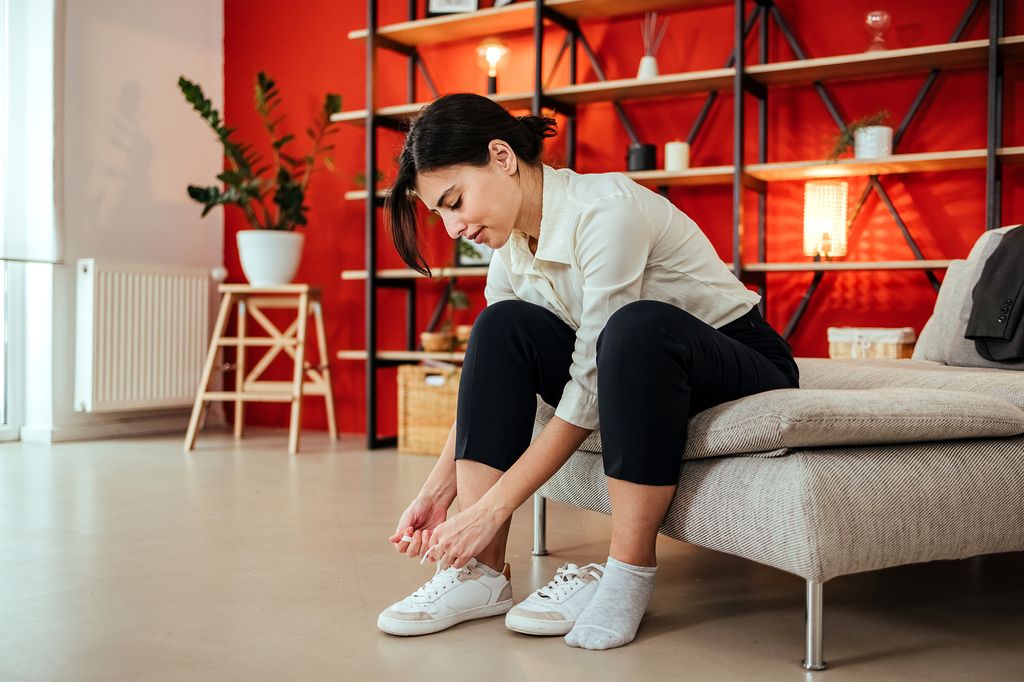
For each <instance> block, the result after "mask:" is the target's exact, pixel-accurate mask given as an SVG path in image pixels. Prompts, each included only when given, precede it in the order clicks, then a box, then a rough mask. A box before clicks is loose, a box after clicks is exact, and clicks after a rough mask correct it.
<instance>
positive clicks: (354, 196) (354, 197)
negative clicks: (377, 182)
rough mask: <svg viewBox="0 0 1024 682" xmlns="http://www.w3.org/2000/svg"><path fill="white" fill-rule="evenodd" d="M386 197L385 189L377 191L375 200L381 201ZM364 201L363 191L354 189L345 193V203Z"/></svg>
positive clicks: (364, 193)
mask: <svg viewBox="0 0 1024 682" xmlns="http://www.w3.org/2000/svg"><path fill="white" fill-rule="evenodd" d="M387 195H388V191H387V190H386V189H379V190H377V198H378V199H383V198H385V197H386V196H387ZM364 199H366V190H365V189H354V190H352V191H351V192H345V201H362V200H364Z"/></svg>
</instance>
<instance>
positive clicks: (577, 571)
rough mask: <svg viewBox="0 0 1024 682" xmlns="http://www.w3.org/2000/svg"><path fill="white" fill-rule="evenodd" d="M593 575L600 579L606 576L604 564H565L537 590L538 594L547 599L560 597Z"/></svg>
mask: <svg viewBox="0 0 1024 682" xmlns="http://www.w3.org/2000/svg"><path fill="white" fill-rule="evenodd" d="M589 576H593V577H595V578H597V579H598V580H600V579H601V578H603V577H604V566H602V565H601V564H587V565H586V566H577V565H576V564H565V565H564V566H562V567H561V568H559V569H558V570H557V571H555V577H554V578H552V580H551V582H549V583H548V584H547V585H545V586H544V587H542V588H540V589H539V590H537V594H538V595H540V596H541V597H544V598H545V599H560V598H562V597H564V596H566V595H568V594H569V593H571V592H572V591H573V590H575V589H577V588H578V587H579V586H580V585H582V584H583V579H584V578H586V577H589Z"/></svg>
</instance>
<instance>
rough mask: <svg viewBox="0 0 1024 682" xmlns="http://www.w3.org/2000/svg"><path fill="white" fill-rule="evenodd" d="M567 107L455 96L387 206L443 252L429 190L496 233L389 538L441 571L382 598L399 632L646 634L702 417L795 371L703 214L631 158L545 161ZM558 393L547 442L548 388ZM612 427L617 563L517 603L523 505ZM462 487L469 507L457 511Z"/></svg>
mask: <svg viewBox="0 0 1024 682" xmlns="http://www.w3.org/2000/svg"><path fill="white" fill-rule="evenodd" d="M554 128H555V122H554V120H553V119H550V118H541V117H537V116H522V117H518V118H517V117H515V116H512V115H511V114H509V113H508V112H507V111H506V110H505V109H504V108H502V107H501V106H500V105H498V104H496V103H494V102H493V101H491V100H490V99H487V98H486V97H481V96H478V95H470V94H457V95H448V96H445V97H442V98H440V99H438V100H436V101H435V102H433V103H431V104H430V105H428V106H426V107H424V109H423V110H422V112H421V113H420V115H419V116H418V117H417V118H416V120H415V121H414V122H413V123H412V125H411V128H410V130H409V132H408V136H407V138H406V141H405V145H404V147H403V149H402V152H401V155H400V157H399V168H398V177H397V179H396V181H395V184H394V186H393V187H392V189H391V193H390V196H389V198H388V202H387V212H388V214H389V217H390V230H391V235H392V238H393V240H394V243H395V246H396V248H397V249H398V252H399V254H400V255H401V256H402V258H403V260H405V262H406V263H408V264H409V266H410V267H412V268H415V269H416V270H417V271H419V272H421V273H423V274H429V268H428V266H427V264H426V262H425V260H424V258H423V255H422V254H421V252H420V250H419V246H418V238H417V237H418V235H417V224H416V205H415V204H416V201H417V200H418V201H422V202H423V203H424V204H425V205H426V207H427V208H428V209H429V210H430V211H431V212H433V213H436V214H437V215H439V216H440V217H441V220H442V221H443V222H444V227H445V230H446V231H447V233H448V235H449V236H450V237H451V238H452V239H457V238H459V237H464V238H466V239H469V240H471V241H474V242H476V243H478V244H486V245H488V246H490V247H491V248H493V249H495V253H494V256H493V258H492V261H491V265H490V269H489V271H488V274H487V285H486V291H485V295H486V299H487V308H486V309H485V310H484V311H483V312H482V313H481V314H480V316H479V317H478V318H477V320H476V322H475V324H474V326H473V333H472V337H471V338H470V341H469V346H468V349H467V351H466V357H465V363H464V368H463V372H462V379H461V384H460V386H459V399H458V415H457V419H456V423H455V425H453V427H452V432H451V434H450V435H449V437H448V441H447V443H446V444H445V446H444V449H443V451H442V452H441V456H440V458H439V459H438V461H437V464H436V465H435V466H434V469H433V471H432V472H431V473H430V475H429V476H428V477H427V480H426V482H425V483H424V485H423V488H422V490H421V492H420V494H419V496H418V497H417V498H416V499H415V500H414V501H413V502H412V504H410V505H409V507H408V509H407V510H406V511H405V513H403V514H402V516H401V519H400V521H399V523H398V526H397V528H396V530H395V534H394V535H393V536H392V537H391V538H390V541H391V542H392V543H394V546H395V547H396V548H397V550H398V551H399V552H401V553H403V554H405V555H406V556H409V557H421V560H423V559H429V560H430V561H434V562H437V564H438V566H437V571H436V573H435V575H434V577H433V578H432V579H431V580H430V581H428V582H427V583H426V584H425V585H423V586H422V587H421V588H420V589H418V590H416V591H415V592H413V593H412V594H411V595H410V596H409V597H406V598H405V599H403V600H402V601H399V602H397V603H395V604H393V605H392V606H391V607H389V608H388V609H385V610H384V612H382V613H381V614H380V617H379V619H378V627H379V628H380V629H381V630H383V631H384V632H388V633H392V634H396V635H419V634H427V633H430V632H437V631H439V630H443V629H445V628H448V627H450V626H452V625H455V624H456V623H459V622H462V621H464V620H469V619H474V618H482V617H487V616H495V615H501V614H504V613H507V616H506V625H507V626H508V627H509V628H511V629H513V630H516V631H519V632H526V633H530V634H564V635H566V637H565V641H566V643H568V644H569V645H571V646H576V647H583V648H587V649H608V648H612V647H617V646H622V645H623V644H627V643H628V642H630V641H632V640H633V638H634V637H635V636H636V631H637V627H638V626H639V624H640V620H641V618H642V617H643V615H644V611H645V610H646V608H647V604H648V602H649V600H650V597H651V592H652V591H653V588H654V573H655V570H656V559H655V540H656V538H657V532H658V526H659V525H660V523H661V521H662V519H663V517H664V516H665V512H666V510H667V509H668V506H669V503H670V502H671V500H672V496H673V494H674V492H675V489H676V482H677V481H678V479H679V470H680V464H681V457H682V453H683V450H684V448H685V445H686V436H687V423H688V420H689V418H690V417H691V416H693V415H694V414H696V413H697V412H700V411H701V410H704V409H707V408H709V407H712V406H714V405H718V404H721V403H723V402H727V401H731V400H736V399H738V398H741V397H744V396H747V395H751V394H753V393H759V392H761V391H768V390H772V389H779V388H793V387H796V386H797V381H798V376H797V367H796V363H795V362H794V361H793V357H792V353H791V351H790V348H789V345H788V344H787V343H786V342H785V341H784V340H783V339H782V337H780V336H779V335H778V334H777V333H776V332H775V331H774V330H772V328H771V327H770V326H769V325H768V324H767V323H766V322H765V321H764V320H763V319H762V317H761V315H760V314H759V312H758V309H757V308H756V307H755V306H756V304H757V303H758V301H759V300H760V299H759V297H758V295H757V294H755V293H754V292H752V291H750V290H748V289H747V288H746V287H745V286H744V285H743V284H742V283H741V282H739V281H738V280H737V279H736V278H735V277H734V276H733V274H732V273H731V272H730V270H729V269H728V268H727V267H726V266H725V264H723V263H722V261H721V260H720V259H719V258H718V256H717V255H716V254H715V251H714V249H713V248H712V246H711V244H710V242H709V241H708V240H707V238H706V237H705V236H704V234H703V233H702V232H701V231H700V228H698V227H697V225H696V224H695V223H694V222H693V221H692V220H691V219H690V218H688V217H687V216H686V215H685V214H684V213H682V212H681V211H680V210H679V209H677V208H676V207H675V206H674V205H672V204H671V203H670V202H669V201H668V200H667V199H665V198H664V197H662V196H660V195H658V194H656V193H654V192H652V191H650V190H648V189H646V188H644V187H641V186H640V185H637V184H636V183H634V182H633V181H632V180H630V179H629V178H628V177H626V176H625V175H622V174H621V173H602V174H577V173H574V172H573V171H571V170H568V169H562V170H555V169H554V168H550V167H548V166H545V165H543V164H542V163H541V162H540V157H541V151H542V147H543V141H544V139H545V138H547V137H551V136H553V135H554V134H555V133H554ZM537 395H540V397H541V398H542V399H543V400H544V401H545V402H547V403H548V404H549V405H555V406H557V409H556V412H555V417H554V418H553V419H552V420H551V422H550V423H549V424H548V425H547V426H546V427H545V429H544V430H543V432H542V433H541V434H540V435H539V436H538V437H537V439H536V440H534V441H533V442H532V443H531V436H532V433H533V423H534V416H535V413H536V408H537V402H536V397H537ZM597 428H600V430H601V441H602V445H603V447H602V450H603V458H604V472H605V475H606V476H607V481H608V490H609V494H610V498H611V505H612V537H611V546H610V549H609V556H608V560H607V563H606V564H605V565H604V566H602V565H600V564H589V565H587V566H584V567H582V568H577V567H576V566H575V565H573V564H568V565H566V566H563V567H562V568H560V569H559V571H558V573H557V574H556V575H555V578H554V579H553V580H552V581H551V582H550V583H549V584H548V585H546V586H545V587H542V588H540V589H539V590H537V591H536V592H534V593H533V594H532V595H531V596H530V597H529V598H527V599H526V600H525V601H524V602H521V603H520V604H519V605H517V606H515V607H514V608H513V598H512V590H511V585H510V583H509V576H510V572H509V567H508V565H507V564H506V563H505V544H506V539H507V537H508V530H509V522H510V519H511V516H512V512H513V511H514V510H515V509H516V508H518V507H519V506H520V505H521V504H522V503H523V502H524V501H526V500H527V499H528V498H529V497H530V496H531V495H532V494H533V493H534V492H535V491H536V490H537V489H538V488H539V487H540V486H541V485H542V484H543V483H544V482H545V481H547V479H548V478H550V477H551V476H552V474H554V473H555V472H556V471H557V470H558V469H559V468H560V467H561V466H562V465H563V464H564V463H565V462H566V460H568V458H569V457H570V455H572V454H573V453H574V452H575V451H576V449H577V448H578V447H579V446H580V445H581V444H582V443H583V441H584V439H585V438H586V437H587V435H588V434H590V433H591V431H592V430H594V429H597ZM456 494H458V498H459V512H458V513H457V514H455V515H453V516H452V517H451V518H449V519H447V520H445V519H446V515H447V512H448V508H449V506H450V505H451V503H452V502H453V501H454V499H455V497H456Z"/></svg>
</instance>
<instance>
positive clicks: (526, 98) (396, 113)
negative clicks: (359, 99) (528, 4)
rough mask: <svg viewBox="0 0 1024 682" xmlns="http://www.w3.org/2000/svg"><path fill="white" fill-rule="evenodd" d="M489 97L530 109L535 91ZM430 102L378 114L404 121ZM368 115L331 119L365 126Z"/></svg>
mask: <svg viewBox="0 0 1024 682" xmlns="http://www.w3.org/2000/svg"><path fill="white" fill-rule="evenodd" d="M503 9H504V8H503ZM488 97H490V98H491V99H492V100H494V101H495V102H497V103H498V104H501V105H502V106H504V107H505V108H506V109H510V110H512V111H515V110H517V109H529V108H530V105H531V103H532V102H533V93H529V92H513V93H507V94H500V95H488ZM428 104H430V102H413V103H412V104H396V105H393V106H387V107H379V108H378V109H377V116H382V117H384V118H391V119H395V120H398V121H404V120H406V119H410V118H412V117H413V116H415V115H416V114H418V113H419V112H420V109H422V108H423V107H425V106H427V105H428ZM366 117H367V113H366V109H356V110H354V111H342V112H339V113H337V114H332V115H331V120H332V121H336V122H338V123H353V124H355V125H360V126H365V125H366Z"/></svg>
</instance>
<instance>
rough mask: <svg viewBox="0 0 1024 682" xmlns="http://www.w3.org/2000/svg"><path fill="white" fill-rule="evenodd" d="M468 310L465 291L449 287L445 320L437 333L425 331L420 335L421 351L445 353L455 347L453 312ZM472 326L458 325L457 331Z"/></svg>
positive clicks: (467, 336)
mask: <svg viewBox="0 0 1024 682" xmlns="http://www.w3.org/2000/svg"><path fill="white" fill-rule="evenodd" d="M467 308H469V296H467V295H466V292H465V291H462V290H460V289H456V288H454V287H451V286H450V287H449V289H448V300H447V301H445V320H444V322H442V323H441V327H440V329H438V330H437V331H425V332H421V333H420V344H421V345H422V346H423V350H425V351H428V352H447V351H450V350H452V348H453V347H454V346H455V341H456V336H455V335H454V334H453V333H452V328H453V325H454V319H455V311H456V310H465V309H467ZM467 326H468V327H470V328H472V325H459V329H462V328H463V327H467ZM463 333H464V334H465V337H466V340H467V341H468V340H469V335H468V333H467V332H465V331H463Z"/></svg>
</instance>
